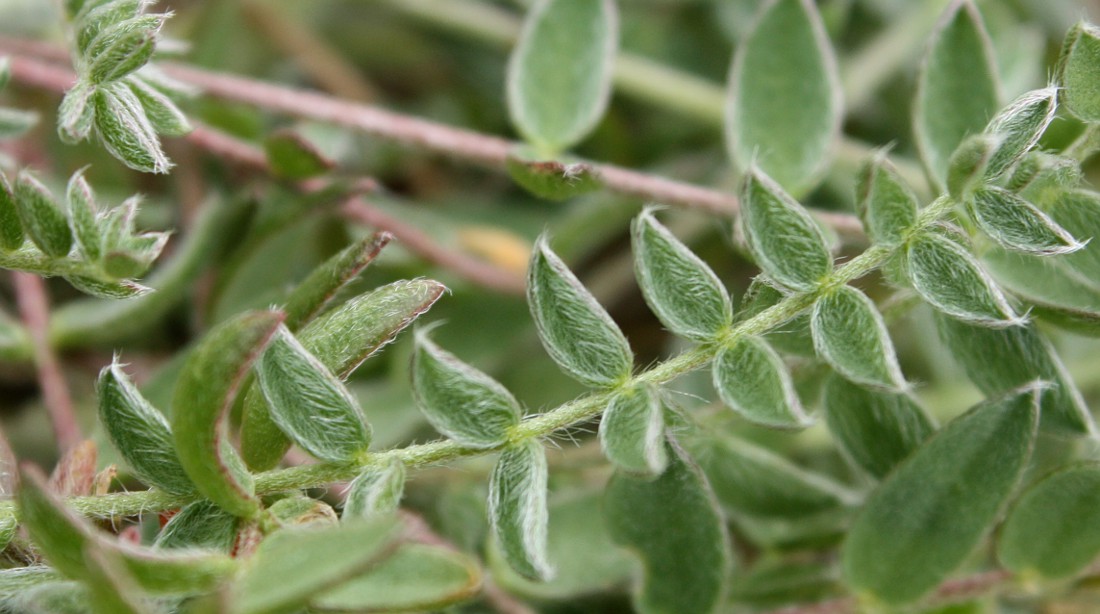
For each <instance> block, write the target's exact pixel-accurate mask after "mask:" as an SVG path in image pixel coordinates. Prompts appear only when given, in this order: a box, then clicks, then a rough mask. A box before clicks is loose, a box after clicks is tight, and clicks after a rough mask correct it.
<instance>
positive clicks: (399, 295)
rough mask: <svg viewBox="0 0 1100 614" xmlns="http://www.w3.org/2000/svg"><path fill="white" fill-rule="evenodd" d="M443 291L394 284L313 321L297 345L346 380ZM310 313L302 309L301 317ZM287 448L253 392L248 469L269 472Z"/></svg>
mask: <svg viewBox="0 0 1100 614" xmlns="http://www.w3.org/2000/svg"><path fill="white" fill-rule="evenodd" d="M323 266H324V265H323ZM307 281H308V279H307ZM303 283H304V282H303ZM303 287H304V286H303ZM314 288H315V289H316V288H317V287H314ZM444 290H446V288H444V287H443V284H440V283H439V282H437V281H433V280H430V279H415V280H412V281H398V282H394V283H392V284H390V285H388V286H383V287H381V288H378V289H377V290H374V291H373V292H368V293H366V294H363V295H360V296H358V297H356V298H353V299H351V300H350V301H348V302H346V303H344V304H343V305H341V306H339V307H337V308H336V309H333V310H332V311H329V312H328V313H326V314H324V315H323V316H321V317H319V318H317V319H315V320H312V321H311V322H309V324H308V325H306V326H305V327H303V328H302V329H301V330H300V331H299V332H298V340H299V341H301V343H302V346H303V347H305V348H306V350H308V351H309V352H310V353H311V354H313V355H314V356H316V357H317V359H318V360H320V361H321V364H323V365H325V367H326V368H328V370H329V371H331V372H332V373H333V374H335V375H336V376H337V377H339V378H341V379H343V378H346V377H347V376H348V375H349V374H351V372H352V371H354V370H355V369H356V368H357V367H358V366H359V365H360V364H362V363H363V361H364V360H366V359H367V358H369V357H370V356H373V355H374V354H375V353H377V352H378V351H379V350H381V349H382V347H383V346H385V345H386V344H387V343H389V342H390V341H393V339H394V337H396V336H397V333H399V332H401V331H402V330H404V329H405V327H407V326H408V325H409V324H411V323H412V322H413V320H415V319H416V318H417V317H419V316H420V315H421V314H423V313H424V312H426V311H427V310H428V309H429V308H431V306H432V305H433V304H435V302H436V300H438V299H439V297H440V296H442V294H443V292H444ZM309 292H310V293H313V290H310V291H309ZM296 294H297V293H296ZM288 305H290V306H291V307H294V308H297V307H305V306H306V305H317V302H316V300H313V299H310V300H305V299H303V301H302V302H301V303H297V302H295V301H290V302H289V303H288ZM316 308H317V307H313V308H310V309H316ZM310 309H303V311H302V313H306V312H308V311H310ZM288 447H290V440H289V439H287V437H286V435H285V434H283V432H282V430H280V429H279V426H278V425H277V424H276V423H275V421H274V420H272V418H271V415H270V412H269V410H268V407H267V403H266V401H264V399H263V395H262V394H260V391H259V390H258V389H255V388H254V389H253V390H250V391H249V393H248V394H247V395H245V400H244V419H243V424H242V426H241V449H242V453H243V454H244V458H245V460H246V461H247V463H248V466H249V467H251V468H253V469H256V470H266V469H271V468H272V467H274V466H275V465H276V464H278V462H279V460H280V459H281V458H282V457H283V455H284V454H286V451H287V448H288Z"/></svg>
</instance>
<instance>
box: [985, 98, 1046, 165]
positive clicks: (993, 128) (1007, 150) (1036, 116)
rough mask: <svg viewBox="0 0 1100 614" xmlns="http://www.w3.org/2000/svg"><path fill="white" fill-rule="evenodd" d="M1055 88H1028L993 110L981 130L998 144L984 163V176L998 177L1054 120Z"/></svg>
mask: <svg viewBox="0 0 1100 614" xmlns="http://www.w3.org/2000/svg"><path fill="white" fill-rule="evenodd" d="M1057 108H1058V88H1056V87H1046V88H1043V89H1039V90H1032V91H1030V92H1027V93H1026V94H1023V95H1022V96H1020V97H1019V98H1017V99H1016V100H1013V101H1012V102H1011V103H1010V104H1009V105H1008V106H1007V107H1005V108H1004V109H1002V110H1001V111H1000V112H999V113H997V115H996V117H994V118H993V120H992V121H990V122H989V125H988V126H987V127H986V129H985V131H986V132H987V133H989V134H994V135H996V136H997V137H998V138H999V139H1000V147H998V148H997V151H996V152H994V154H993V156H992V157H991V158H990V160H989V164H988V165H987V166H986V176H987V177H991V178H992V177H999V176H1000V175H1002V174H1004V172H1005V171H1007V170H1008V169H1010V168H1011V167H1012V166H1014V165H1015V164H1016V163H1017V162H1018V161H1019V160H1020V158H1022V157H1023V155H1024V154H1025V153H1027V152H1028V151H1029V150H1030V149H1031V148H1032V147H1034V146H1035V144H1036V143H1038V142H1039V137H1041V136H1043V132H1044V131H1045V130H1046V129H1047V126H1049V125H1050V122H1051V121H1052V120H1053V119H1054V112H1055V110H1056V109H1057Z"/></svg>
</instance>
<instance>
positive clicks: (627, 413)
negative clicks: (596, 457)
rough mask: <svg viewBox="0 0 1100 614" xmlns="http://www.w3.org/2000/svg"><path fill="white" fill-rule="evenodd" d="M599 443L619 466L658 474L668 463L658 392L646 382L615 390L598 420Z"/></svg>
mask: <svg viewBox="0 0 1100 614" xmlns="http://www.w3.org/2000/svg"><path fill="white" fill-rule="evenodd" d="M600 445H601V446H602V447H603V452H604V454H606V455H607V458H608V459H610V460H611V462H612V463H614V464H615V466H616V467H618V468H619V469H622V470H624V471H627V472H630V473H636V474H640V475H660V473H661V472H662V471H664V470H665V466H666V465H667V464H668V457H667V456H666V454H665V416H664V407H663V404H662V402H661V397H660V392H659V391H658V390H657V389H656V388H655V387H653V386H648V385H638V386H634V387H632V388H630V389H627V390H622V391H619V392H616V393H615V394H614V395H613V396H612V397H611V401H610V402H609V403H608V404H607V409H605V410H604V413H603V418H602V419H601V420H600Z"/></svg>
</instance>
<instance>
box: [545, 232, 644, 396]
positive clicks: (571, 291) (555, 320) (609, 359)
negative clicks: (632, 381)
mask: <svg viewBox="0 0 1100 614" xmlns="http://www.w3.org/2000/svg"><path fill="white" fill-rule="evenodd" d="M527 303H528V304H529V305H530V307H531V315H532V316H534V319H535V325H536V326H537V327H538V331H539V337H540V338H541V339H542V344H543V346H544V347H545V348H546V351H547V352H548V353H549V354H550V357H551V358H553V359H554V362H556V363H558V366H559V367H561V368H562V370H564V371H565V372H566V373H568V374H569V375H571V376H573V377H574V378H576V379H578V380H580V381H581V382H584V383H585V384H588V385H590V386H596V387H600V388H608V387H611V386H614V385H616V384H618V383H619V382H621V381H623V380H625V379H626V378H628V377H630V371H631V368H632V367H633V365H634V355H633V353H632V352H631V351H630V344H629V343H627V341H626V337H624V336H623V333H622V331H620V330H619V327H618V326H617V325H616V324H615V322H614V321H613V320H612V319H611V316H609V315H608V314H607V312H606V311H604V309H603V307H601V306H600V304H599V303H597V302H596V299H595V297H593V296H592V294H591V293H589V292H588V290H587V289H585V287H584V286H583V285H581V282H580V281H579V280H578V279H577V278H576V276H575V275H573V273H572V272H571V271H570V270H569V268H568V267H566V266H565V263H564V262H562V261H561V259H560V258H558V256H557V254H555V253H554V252H553V251H551V250H550V246H549V245H548V243H547V239H546V237H545V236H543V237H541V238H539V241H538V243H536V244H535V251H534V254H533V255H532V256H531V265H530V268H529V269H528V272H527Z"/></svg>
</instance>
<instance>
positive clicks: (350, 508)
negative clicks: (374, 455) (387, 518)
mask: <svg viewBox="0 0 1100 614" xmlns="http://www.w3.org/2000/svg"><path fill="white" fill-rule="evenodd" d="M404 493H405V464H404V463H402V462H401V460H400V459H397V458H390V459H389V460H388V461H385V462H383V463H381V464H379V465H375V466H371V467H367V468H366V469H364V470H363V472H362V473H360V474H359V476H358V477H356V478H355V479H354V480H352V481H351V484H349V485H348V491H347V493H346V494H345V495H344V510H343V512H342V513H341V514H340V518H341V520H343V521H345V522H347V521H349V520H352V519H355V518H366V517H369V516H374V515H378V514H389V513H391V512H393V511H395V510H396V509H397V506H398V505H399V504H400V503H401V497H402V496H403V495H404Z"/></svg>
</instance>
